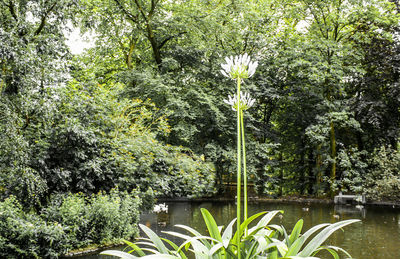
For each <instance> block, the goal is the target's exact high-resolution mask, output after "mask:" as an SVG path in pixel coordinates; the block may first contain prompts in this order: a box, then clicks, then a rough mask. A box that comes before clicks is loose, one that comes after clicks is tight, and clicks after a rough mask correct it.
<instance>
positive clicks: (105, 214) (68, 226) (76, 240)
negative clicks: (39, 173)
mask: <svg viewBox="0 0 400 259" xmlns="http://www.w3.org/2000/svg"><path fill="white" fill-rule="evenodd" d="M135 196H136V195H134V194H127V193H122V192H116V191H113V192H112V193H111V194H110V195H104V194H102V193H99V194H96V195H95V194H93V195H92V196H90V197H87V198H86V197H85V196H84V195H83V194H76V195H74V194H69V195H66V194H65V195H56V196H55V197H52V199H51V202H50V204H49V205H48V206H47V207H45V208H43V209H42V213H41V214H40V215H38V214H36V213H32V212H25V211H24V210H23V208H22V205H21V204H20V203H19V202H18V201H17V199H16V198H15V197H14V196H10V197H9V198H7V199H6V200H5V201H4V202H0V219H1V221H0V222H1V223H0V255H1V256H2V257H4V258H57V257H58V256H60V255H62V254H65V253H66V252H67V251H68V250H70V249H73V248H80V247H86V246H88V245H93V244H104V243H111V242H120V240H121V239H122V238H124V239H127V238H132V237H135V236H136V235H137V233H138V229H137V223H138V221H139V206H140V203H141V200H140V199H139V198H137V197H135Z"/></svg>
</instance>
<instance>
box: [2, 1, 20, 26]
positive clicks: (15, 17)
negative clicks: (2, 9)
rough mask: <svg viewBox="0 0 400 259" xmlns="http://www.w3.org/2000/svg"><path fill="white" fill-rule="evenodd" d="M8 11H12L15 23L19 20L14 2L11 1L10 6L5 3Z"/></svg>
mask: <svg viewBox="0 0 400 259" xmlns="http://www.w3.org/2000/svg"><path fill="white" fill-rule="evenodd" d="M4 4H5V5H6V6H7V7H8V9H9V10H10V13H11V16H12V17H13V18H14V20H15V21H17V20H18V17H17V14H16V13H15V9H14V4H13V2H12V0H10V1H9V4H6V3H4Z"/></svg>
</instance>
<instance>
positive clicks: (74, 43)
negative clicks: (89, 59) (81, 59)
mask: <svg viewBox="0 0 400 259" xmlns="http://www.w3.org/2000/svg"><path fill="white" fill-rule="evenodd" d="M68 26H70V27H71V28H73V30H72V32H71V33H65V36H66V37H67V39H68V40H67V41H66V44H67V46H68V47H69V49H70V50H71V53H72V54H81V53H82V52H83V51H84V50H85V49H87V48H91V47H93V46H94V40H86V39H94V38H95V36H94V35H93V34H90V33H85V34H84V35H83V36H81V35H80V30H79V28H75V27H73V26H72V24H69V25H68Z"/></svg>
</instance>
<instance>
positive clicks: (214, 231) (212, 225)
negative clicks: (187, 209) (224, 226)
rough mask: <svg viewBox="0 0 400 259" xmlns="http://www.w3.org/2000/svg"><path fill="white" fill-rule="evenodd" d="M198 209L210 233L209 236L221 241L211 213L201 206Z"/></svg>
mask: <svg viewBox="0 0 400 259" xmlns="http://www.w3.org/2000/svg"><path fill="white" fill-rule="evenodd" d="M200 210H201V214H202V215H203V218H204V222H205V223H206V226H207V229H208V232H209V233H210V236H211V237H212V238H215V239H216V240H218V241H220V242H222V237H221V233H220V232H219V229H218V226H217V223H216V222H215V220H214V218H213V216H212V215H211V213H210V212H209V211H208V210H207V209H205V208H201V209H200Z"/></svg>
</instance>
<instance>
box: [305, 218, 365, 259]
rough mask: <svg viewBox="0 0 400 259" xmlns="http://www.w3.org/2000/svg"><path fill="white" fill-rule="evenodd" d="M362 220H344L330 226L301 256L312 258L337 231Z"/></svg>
mask: <svg viewBox="0 0 400 259" xmlns="http://www.w3.org/2000/svg"><path fill="white" fill-rule="evenodd" d="M359 221H360V220H358V219H349V220H344V221H340V222H337V223H334V224H330V225H329V226H328V227H326V228H325V229H324V230H322V231H321V232H320V233H319V234H318V235H316V236H315V237H314V238H313V239H312V240H311V241H310V243H308V244H307V246H306V247H305V248H304V249H303V250H302V251H301V252H300V254H299V256H303V257H305V256H310V255H311V254H313V253H314V252H315V250H316V249H317V248H318V247H319V246H320V245H321V244H322V243H323V242H325V240H326V239H327V238H329V236H330V235H331V234H332V233H333V232H335V231H336V230H338V229H340V228H342V227H344V226H347V225H349V224H353V223H355V222H359Z"/></svg>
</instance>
